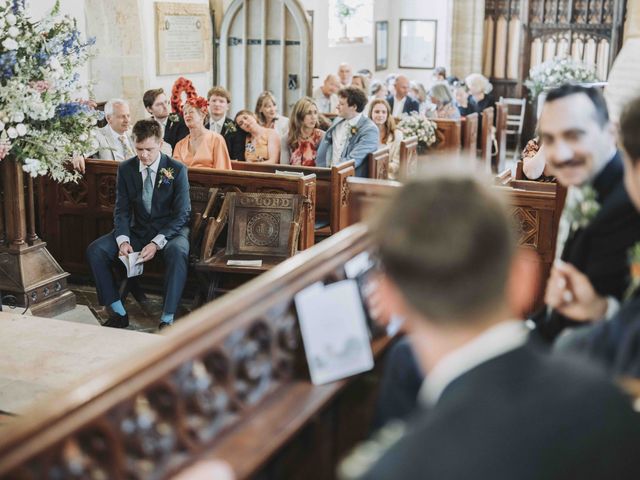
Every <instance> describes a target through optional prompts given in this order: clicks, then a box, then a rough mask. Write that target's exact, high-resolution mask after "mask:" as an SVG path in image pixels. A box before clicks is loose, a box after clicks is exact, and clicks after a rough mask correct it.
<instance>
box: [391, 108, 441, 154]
mask: <svg viewBox="0 0 640 480" xmlns="http://www.w3.org/2000/svg"><path fill="white" fill-rule="evenodd" d="M397 128H398V130H400V131H401V132H402V134H403V135H404V136H405V138H406V137H414V136H415V137H418V146H420V147H422V148H429V147H431V146H432V145H434V144H435V143H436V142H437V140H438V137H437V135H436V124H435V123H434V122H432V121H431V120H429V119H428V118H426V117H424V116H423V115H420V114H419V113H418V112H411V114H406V113H405V114H403V115H402V118H401V119H400V121H399V122H398V126H397Z"/></svg>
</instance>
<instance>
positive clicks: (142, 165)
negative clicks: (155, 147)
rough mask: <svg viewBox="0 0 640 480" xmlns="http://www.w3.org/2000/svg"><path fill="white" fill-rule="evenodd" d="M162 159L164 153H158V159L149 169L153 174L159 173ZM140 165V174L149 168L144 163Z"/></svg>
mask: <svg viewBox="0 0 640 480" xmlns="http://www.w3.org/2000/svg"><path fill="white" fill-rule="evenodd" d="M160 157H162V152H158V156H157V158H156V159H155V160H154V162H153V163H152V164H151V165H149V168H150V169H151V171H152V172H153V173H158V167H159V166H160ZM139 163H140V172H141V173H142V172H144V170H145V169H146V168H147V166H146V165H145V164H144V163H142V162H139Z"/></svg>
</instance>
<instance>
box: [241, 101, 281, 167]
mask: <svg viewBox="0 0 640 480" xmlns="http://www.w3.org/2000/svg"><path fill="white" fill-rule="evenodd" d="M236 123H237V124H238V126H239V127H240V128H241V129H242V130H244V131H245V132H246V133H247V135H246V138H245V147H244V159H245V160H246V161H247V162H264V163H280V135H278V133H277V132H276V131H275V130H274V129H273V128H265V127H263V126H261V125H260V124H259V123H258V119H257V118H256V115H255V114H254V113H253V112H252V111H251V110H240V111H239V112H238V113H237V114H236Z"/></svg>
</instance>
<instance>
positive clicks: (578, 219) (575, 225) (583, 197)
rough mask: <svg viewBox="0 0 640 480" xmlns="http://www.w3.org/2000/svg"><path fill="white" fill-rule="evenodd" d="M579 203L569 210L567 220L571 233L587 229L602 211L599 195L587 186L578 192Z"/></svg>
mask: <svg viewBox="0 0 640 480" xmlns="http://www.w3.org/2000/svg"><path fill="white" fill-rule="evenodd" d="M578 192H579V193H578V196H577V201H576V202H575V203H574V204H573V205H572V206H571V207H570V208H569V210H568V212H567V218H568V219H569V222H570V223H569V224H570V225H571V232H575V231H576V230H578V229H579V228H585V227H586V226H587V225H589V223H590V222H591V220H593V219H594V217H595V216H596V215H597V214H598V212H599V211H600V204H599V203H598V200H597V198H598V193H597V192H596V191H595V189H594V188H593V187H592V186H590V185H587V186H585V187H582V188H581V189H580V190H579V191H578Z"/></svg>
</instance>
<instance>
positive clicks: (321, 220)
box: [231, 160, 355, 238]
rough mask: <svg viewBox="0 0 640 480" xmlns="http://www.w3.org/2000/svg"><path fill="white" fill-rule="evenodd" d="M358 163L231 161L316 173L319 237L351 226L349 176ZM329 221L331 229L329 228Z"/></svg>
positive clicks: (253, 168)
mask: <svg viewBox="0 0 640 480" xmlns="http://www.w3.org/2000/svg"><path fill="white" fill-rule="evenodd" d="M354 165H355V162H354V161H353V160H350V161H348V162H345V163H342V164H340V165H334V166H332V167H330V168H324V167H302V166H294V165H272V164H264V163H253V162H236V161H233V162H231V167H232V168H233V170H236V171H238V170H240V171H250V172H263V173H276V172H277V171H282V172H295V173H303V174H305V175H310V174H313V175H315V176H316V202H315V203H316V215H315V218H316V238H318V237H320V238H324V237H327V236H329V235H331V234H334V233H337V232H339V231H340V230H342V229H343V228H345V227H346V226H347V225H348V218H347V215H348V211H349V210H348V208H349V207H348V205H347V194H346V192H347V178H348V177H351V176H353V175H355V167H354ZM326 224H328V227H329V228H326V226H325V225H326Z"/></svg>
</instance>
